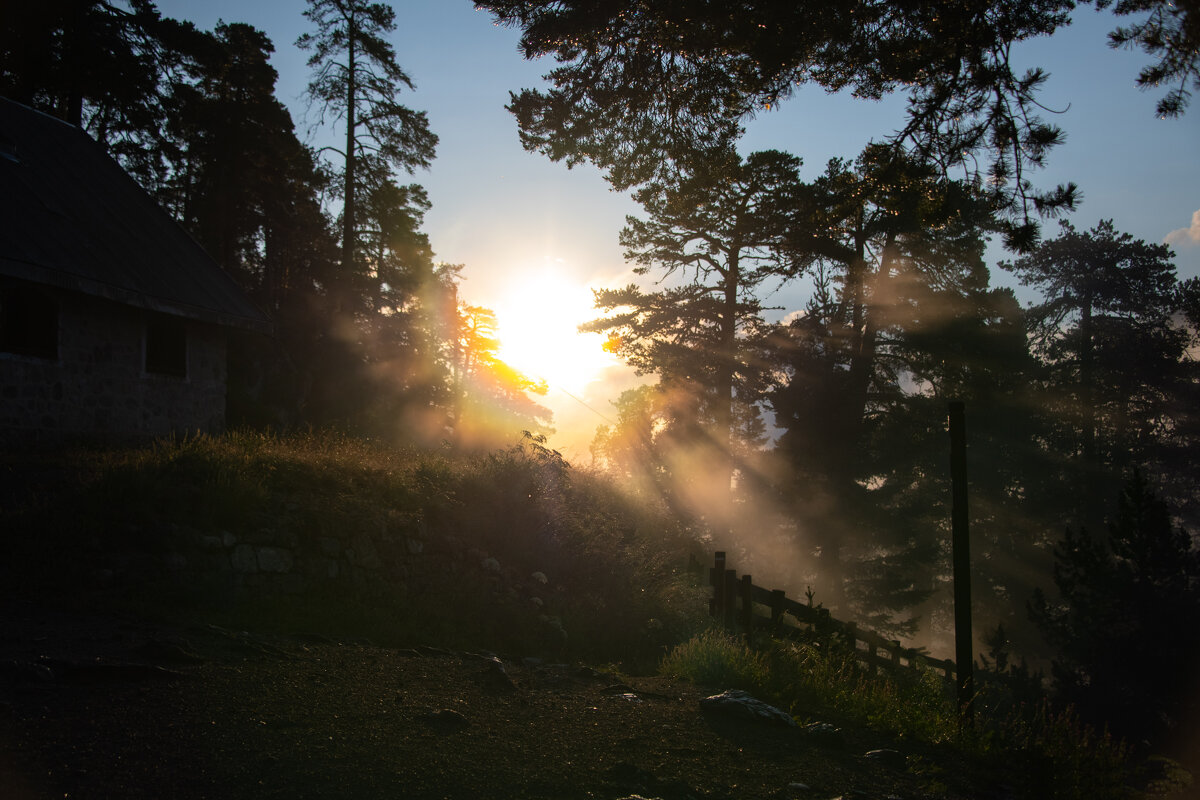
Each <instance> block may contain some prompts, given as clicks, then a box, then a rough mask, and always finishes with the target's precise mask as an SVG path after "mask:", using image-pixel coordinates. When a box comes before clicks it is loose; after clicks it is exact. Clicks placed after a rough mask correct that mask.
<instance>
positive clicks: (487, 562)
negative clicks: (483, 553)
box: [479, 558, 500, 572]
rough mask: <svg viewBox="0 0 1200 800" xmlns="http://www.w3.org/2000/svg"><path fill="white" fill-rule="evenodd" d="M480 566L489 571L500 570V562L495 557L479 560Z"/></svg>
mask: <svg viewBox="0 0 1200 800" xmlns="http://www.w3.org/2000/svg"><path fill="white" fill-rule="evenodd" d="M479 566H481V567H483V569H484V570H485V571H487V572H499V571H500V562H499V561H497V560H496V559H494V558H485V559H484V560H483V561H481V562H479Z"/></svg>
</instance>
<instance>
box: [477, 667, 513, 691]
mask: <svg viewBox="0 0 1200 800" xmlns="http://www.w3.org/2000/svg"><path fill="white" fill-rule="evenodd" d="M478 680H479V683H480V684H481V685H482V686H483V688H485V689H488V690H489V691H493V692H500V693H508V692H515V691H516V690H517V684H516V683H514V682H513V679H512V678H511V677H509V675H508V672H507V671H506V670H505V669H504V665H503V664H501V663H500V660H499V659H496V660H493V661H490V662H488V666H487V669H485V670H484V671H483V672H481V673H479V678H478Z"/></svg>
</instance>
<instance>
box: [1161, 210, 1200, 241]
mask: <svg viewBox="0 0 1200 800" xmlns="http://www.w3.org/2000/svg"><path fill="white" fill-rule="evenodd" d="M1163 241H1164V242H1166V243H1167V244H1169V245H1174V246H1175V247H1196V246H1198V245H1200V210H1197V211H1195V212H1193V213H1192V224H1191V225H1190V226H1188V227H1186V228H1180V229H1179V230H1176V231H1171V232H1170V233H1168V234H1167V235H1166V237H1165V238H1164V239H1163Z"/></svg>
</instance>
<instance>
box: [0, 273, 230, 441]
mask: <svg viewBox="0 0 1200 800" xmlns="http://www.w3.org/2000/svg"><path fill="white" fill-rule="evenodd" d="M56 299H57V301H58V358H57V359H47V358H39V357H36V356H25V355H16V354H12V353H5V352H0V438H3V439H9V440H14V439H15V440H26V439H29V440H42V441H54V440H58V439H62V438H70V437H97V438H102V439H109V438H111V439H123V438H130V437H154V436H163V435H167V434H170V433H185V432H195V431H203V432H206V433H219V432H220V431H222V430H223V429H224V426H225V382H226V365H225V355H226V352H225V350H226V346H225V333H224V331H223V330H221V329H220V328H217V327H215V326H211V325H205V324H202V323H196V322H191V321H188V322H186V333H187V374H186V376H185V377H175V376H171V375H160V374H148V373H147V372H146V370H145V346H146V342H145V338H146V322H147V319H149V312H145V311H142V310H140V309H136V308H132V307H129V306H123V305H120V304H117V303H112V302H109V301H105V300H100V299H97V298H93V297H89V296H85V295H77V294H70V293H58V294H57V295H56Z"/></svg>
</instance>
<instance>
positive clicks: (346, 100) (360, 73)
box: [296, 0, 437, 309]
mask: <svg viewBox="0 0 1200 800" xmlns="http://www.w3.org/2000/svg"><path fill="white" fill-rule="evenodd" d="M304 16H305V17H307V18H308V20H309V21H310V22H312V23H313V24H314V25H315V26H316V28H317V30H316V31H315V32H314V33H306V34H304V35H302V36H301V37H300V38H299V39H298V40H297V42H296V44H297V45H298V46H299V47H301V48H302V49H305V50H309V51H311V52H312V55H311V56H310V58H309V61H308V65H309V66H310V67H311V68H312V69H313V70H314V76H313V79H312V81H311V82H310V83H309V85H308V96H309V98H310V101H311V102H312V103H313V104H314V105H316V106H317V107H318V109H319V110H320V115H321V120H322V121H324V120H325V118H326V117H327V116H329V117H332V118H333V119H335V120H337V121H339V122H340V123H341V124H342V125H343V126H344V134H345V135H344V142H345V144H344V145H343V147H342V148H336V147H325V148H322V150H324V151H328V152H333V153H336V154H337V155H338V156H339V157H340V159H341V162H340V163H341V169H340V177H341V196H342V276H341V281H342V285H341V286H340V287H339V288H340V292H341V296H340V297H338V298H336V301H335V302H336V306H337V307H338V308H343V309H349V308H353V307H354V306H355V305H357V303H358V301H359V299H360V298H357V297H355V296H354V294H353V291H352V290H351V289H350V288H349V286H351V285H353V283H354V282H355V281H356V280H359V279H360V278H361V276H362V274H363V272H364V266H363V265H362V264H361V263H360V261H361V260H360V259H359V258H358V256H357V254H356V252H357V248H358V242H359V237H360V235H361V227H362V225H361V220H360V218H359V216H360V215H359V213H358V204H359V202H360V201H361V199H362V198H363V197H365V196H367V195H369V194H370V193H371V192H372V191H377V190H378V189H379V188H380V187H381V186H382V185H383V184H384V183H385V182H386V181H387V180H388V179H389V178H390V176H391V171H392V170H393V169H402V170H405V171H408V172H412V170H414V169H415V168H416V167H427V166H429V163H430V161H432V159H433V153H434V147H435V146H436V145H437V136H435V135H434V134H433V133H432V132H431V131H430V130H429V123H428V121H427V119H426V116H425V112H423V111H413V110H412V109H410V108H408V107H406V106H404V105H402V104H400V102H399V101H398V100H397V96H398V95H399V93H400V90H401V88H403V87H406V88H408V89H412V88H413V84H412V81H411V80H410V79H409V77H408V75H407V74H405V72H404V71H403V70H402V69H401V68H400V67H399V65H398V64H397V63H396V54H395V51H394V50H393V48H392V46H391V45H390V44H389V43H388V42H387V40H386V39H385V38H384V36H385V35H386V34H388V33H390V32H391V31H393V30H395V27H396V13H395V11H393V10H392V8H391V7H390V6H388V5H386V4H383V3H370V2H367V0H309V2H308V8H307V9H306V10H305V12H304Z"/></svg>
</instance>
